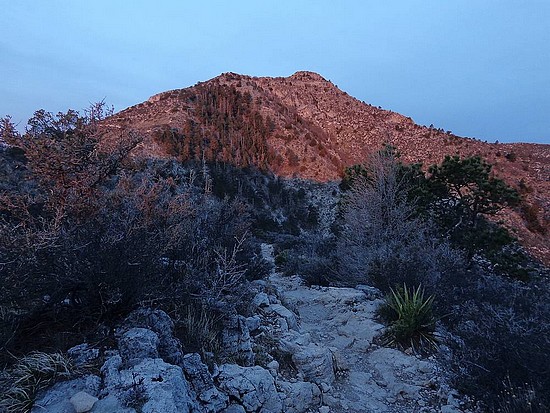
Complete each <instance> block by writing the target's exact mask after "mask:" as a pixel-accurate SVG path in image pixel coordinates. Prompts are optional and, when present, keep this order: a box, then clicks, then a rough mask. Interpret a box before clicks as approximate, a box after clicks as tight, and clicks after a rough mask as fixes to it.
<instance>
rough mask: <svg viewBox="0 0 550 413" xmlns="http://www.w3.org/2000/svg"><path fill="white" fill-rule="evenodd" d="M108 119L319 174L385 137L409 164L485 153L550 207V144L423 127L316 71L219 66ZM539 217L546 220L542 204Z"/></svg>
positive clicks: (288, 172) (196, 155) (223, 155)
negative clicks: (257, 72) (263, 71)
mask: <svg viewBox="0 0 550 413" xmlns="http://www.w3.org/2000/svg"><path fill="white" fill-rule="evenodd" d="M106 124H108V126H109V127H112V128H114V130H117V131H119V130H120V129H124V128H132V129H134V130H136V131H138V132H140V133H142V134H143V136H144V141H143V144H142V145H141V146H140V148H141V151H142V154H143V155H144V156H147V157H152V156H153V157H159V158H165V157H168V158H172V159H178V160H181V161H185V160H189V159H195V160H201V159H203V157H205V158H207V159H209V160H212V161H219V162H227V163H233V164H235V165H237V166H248V165H254V166H256V167H259V168H263V169H268V170H271V171H272V172H274V173H276V174H278V175H280V176H285V177H300V178H306V179H312V180H317V181H329V180H337V179H339V178H340V177H341V176H342V173H343V171H344V168H345V167H346V166H350V165H353V164H357V163H362V162H364V161H365V160H366V159H367V158H368V156H369V155H370V154H372V153H373V152H375V151H377V150H378V149H380V148H381V147H382V146H383V145H384V144H390V145H392V146H395V147H396V148H397V150H398V151H399V152H400V153H401V159H402V160H403V161H404V162H410V163H416V162H420V163H423V164H424V165H430V164H434V163H439V162H441V161H442V160H443V158H444V157H445V155H459V156H461V157H469V156H481V157H483V158H484V159H486V160H487V161H488V162H489V163H492V164H494V168H493V171H494V173H495V175H497V176H498V177H500V178H502V179H504V180H505V181H507V183H509V184H511V185H514V186H516V187H518V188H519V189H522V188H523V189H522V190H523V192H524V196H525V198H526V199H527V200H528V202H530V203H531V204H532V205H534V206H533V208H534V209H533V210H535V209H536V210H537V211H538V210H540V211H547V210H548V205H549V202H550V201H549V199H548V193H550V182H548V181H546V180H545V177H547V176H548V165H549V161H548V160H549V159H550V145H534V144H489V143H487V142H482V141H479V140H476V139H468V138H462V137H459V136H456V135H454V134H452V133H451V132H450V131H444V130H442V129H436V128H433V127H425V126H421V125H417V124H415V123H414V121H413V120H412V119H410V118H408V117H406V116H403V115H400V114H399V113H396V112H392V111H388V110H383V109H381V108H377V107H374V106H372V105H369V104H366V103H364V102H361V101H359V100H357V99H355V98H353V97H352V96H350V95H348V94H347V93H345V92H343V91H341V90H340V89H338V88H337V87H336V86H335V85H334V84H333V83H331V82H330V81H328V80H326V79H325V78H323V77H322V76H321V75H319V74H317V73H315V72H310V71H298V72H296V73H294V74H293V75H291V76H288V77H254V76H246V75H240V74H237V73H232V72H228V73H222V74H221V75H219V76H217V77H215V78H214V79H211V80H208V81H205V82H200V83H198V84H197V85H195V86H192V87H189V88H186V89H177V90H172V91H167V92H163V93H159V94H157V95H155V96H152V97H151V98H149V100H148V101H146V102H144V103H141V104H138V105H135V106H133V107H131V108H128V109H126V110H124V111H122V112H119V113H118V114H115V115H114V116H113V117H112V118H110V119H109V120H108V121H107V122H106ZM113 136H117V135H116V134H115V135H113ZM537 208H538V209H537ZM506 218H507V220H508V221H509V223H510V226H511V227H514V228H520V229H522V230H520V231H518V233H517V236H518V238H523V240H524V241H525V244H527V245H529V244H530V245H538V246H540V245H544V244H545V242H546V241H545V242H542V241H541V239H542V238H543V237H544V236H543V235H542V232H541V233H536V231H535V232H533V231H531V230H526V229H525V228H526V227H525V223H524V218H523V217H522V216H521V215H520V214H519V213H509V214H508V216H507V217H506ZM540 219H541V220H542V224H541V225H542V226H546V225H548V224H547V222H548V220H547V218H546V215H544V214H543V213H542V212H541V213H540ZM537 222H538V221H537ZM541 237H542V238H541ZM543 250H544V251H542V249H541V251H539V252H540V254H538V256H540V257H544V256H546V259H547V260H548V261H550V248H545V249H543Z"/></svg>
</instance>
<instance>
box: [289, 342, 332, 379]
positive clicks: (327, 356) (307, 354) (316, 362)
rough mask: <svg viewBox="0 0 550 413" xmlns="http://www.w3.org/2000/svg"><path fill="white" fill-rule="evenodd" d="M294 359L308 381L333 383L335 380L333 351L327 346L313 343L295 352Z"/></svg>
mask: <svg viewBox="0 0 550 413" xmlns="http://www.w3.org/2000/svg"><path fill="white" fill-rule="evenodd" d="M292 361H293V362H294V365H295V366H296V368H297V369H298V370H299V371H300V372H301V373H302V374H303V376H304V378H305V380H307V381H312V382H314V383H322V382H325V383H328V384H332V383H333V382H334V380H335V375H334V364H333V358H332V352H331V351H330V350H329V349H328V348H326V347H322V346H319V345H317V344H315V343H311V344H309V345H308V346H306V347H302V348H300V349H299V350H298V351H297V352H296V353H294V354H293V355H292Z"/></svg>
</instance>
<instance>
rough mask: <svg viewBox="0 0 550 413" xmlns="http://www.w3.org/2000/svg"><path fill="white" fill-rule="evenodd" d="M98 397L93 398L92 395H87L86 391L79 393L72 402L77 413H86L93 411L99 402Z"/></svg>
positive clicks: (72, 398)
mask: <svg viewBox="0 0 550 413" xmlns="http://www.w3.org/2000/svg"><path fill="white" fill-rule="evenodd" d="M97 400H98V399H97V397H94V396H92V395H91V394H88V393H86V392H85V391H79V392H78V393H76V394H75V395H74V396H73V397H71V399H70V402H71V404H72V405H73V407H74V410H75V411H76V413H86V412H89V411H90V410H92V407H94V404H95V402H97Z"/></svg>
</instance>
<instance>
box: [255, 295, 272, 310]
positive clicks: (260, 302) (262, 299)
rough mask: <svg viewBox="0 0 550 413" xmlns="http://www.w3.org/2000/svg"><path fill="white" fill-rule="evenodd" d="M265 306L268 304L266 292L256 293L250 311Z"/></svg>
mask: <svg viewBox="0 0 550 413" xmlns="http://www.w3.org/2000/svg"><path fill="white" fill-rule="evenodd" d="M267 306H269V297H268V296H267V294H266V293H258V294H256V295H255V296H254V298H253V299H252V311H255V310H256V309H257V308H263V307H267Z"/></svg>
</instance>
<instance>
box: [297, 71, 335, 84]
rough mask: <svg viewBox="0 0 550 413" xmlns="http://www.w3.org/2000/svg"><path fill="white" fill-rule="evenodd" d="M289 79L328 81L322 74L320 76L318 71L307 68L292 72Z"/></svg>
mask: <svg viewBox="0 0 550 413" xmlns="http://www.w3.org/2000/svg"><path fill="white" fill-rule="evenodd" d="M289 78H290V79H297V80H313V81H316V82H318V81H322V82H328V80H327V79H325V78H324V77H323V76H321V75H320V74H318V73H315V72H310V71H308V70H299V71H298V72H296V73H294V74H293V75H292V76H289Z"/></svg>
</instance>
